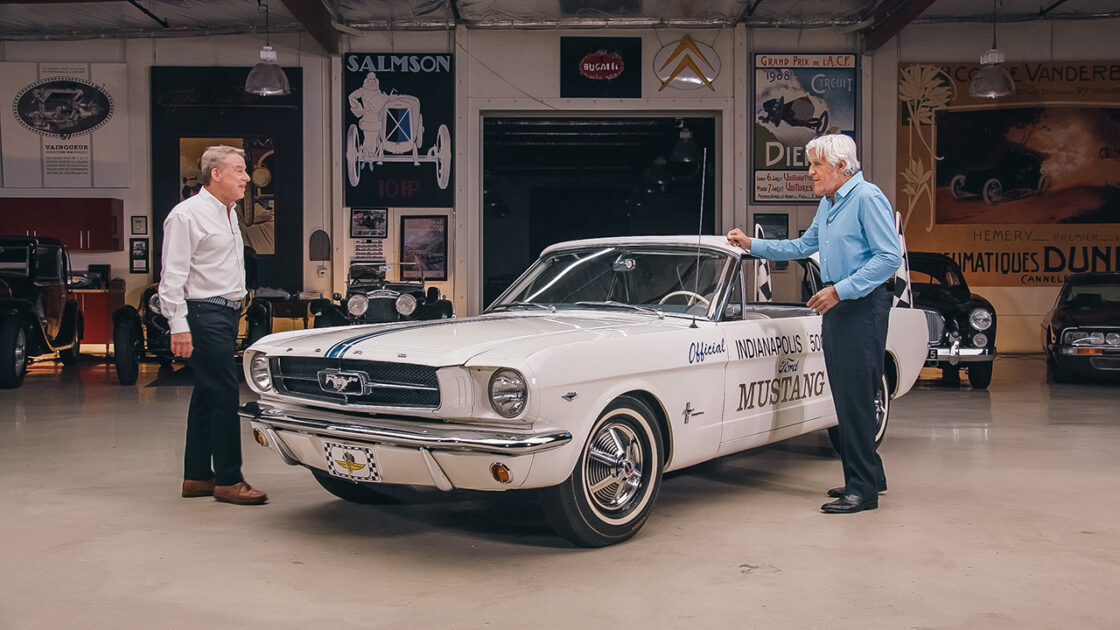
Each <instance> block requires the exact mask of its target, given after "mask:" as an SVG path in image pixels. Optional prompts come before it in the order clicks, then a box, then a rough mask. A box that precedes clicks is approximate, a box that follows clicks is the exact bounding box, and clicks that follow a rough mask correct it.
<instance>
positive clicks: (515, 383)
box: [489, 369, 529, 418]
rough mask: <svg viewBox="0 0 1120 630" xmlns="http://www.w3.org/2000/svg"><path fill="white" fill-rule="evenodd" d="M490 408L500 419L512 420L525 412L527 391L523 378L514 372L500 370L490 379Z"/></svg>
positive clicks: (527, 398)
mask: <svg viewBox="0 0 1120 630" xmlns="http://www.w3.org/2000/svg"><path fill="white" fill-rule="evenodd" d="M489 391H490V406H491V407H493V408H494V411H497V412H498V413H499V414H500V415H501V416H502V417H505V418H512V417H514V416H516V415H517V414H519V413H521V412H522V411H524V410H525V403H526V401H528V400H529V390H528V389H527V388H526V387H525V377H523V376H521V374H519V373H518V372H516V371H514V370H507V369H501V370H498V371H496V372H494V375H493V376H491V377H490V387H489Z"/></svg>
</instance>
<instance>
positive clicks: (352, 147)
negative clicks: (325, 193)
mask: <svg viewBox="0 0 1120 630" xmlns="http://www.w3.org/2000/svg"><path fill="white" fill-rule="evenodd" d="M361 158H362V151H361V146H360V145H359V144H358V126H357V125H350V128H349V129H347V130H346V178H347V179H348V180H349V181H350V185H351V186H357V185H358V181H359V180H360V178H361V175H362V173H361V170H362V164H361Z"/></svg>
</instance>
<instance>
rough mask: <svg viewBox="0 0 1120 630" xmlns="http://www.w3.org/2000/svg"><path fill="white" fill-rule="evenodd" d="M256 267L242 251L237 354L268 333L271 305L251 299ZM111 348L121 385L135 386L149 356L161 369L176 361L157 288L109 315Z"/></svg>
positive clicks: (249, 252)
mask: <svg viewBox="0 0 1120 630" xmlns="http://www.w3.org/2000/svg"><path fill="white" fill-rule="evenodd" d="M256 265H257V263H256V254H255V253H254V252H253V250H252V249H251V248H248V247H246V248H245V286H247V287H251V288H250V290H249V293H248V294H247V295H246V297H245V299H244V300H243V301H242V304H241V315H242V317H244V318H245V322H246V327H245V331H246V333H245V335H244V337H242V338H240V339H239V340H238V352H240V351H241V350H243V349H245V348H248V347H249V346H251V345H252V344H253V343H254V342H256V341H257V340H258V339H260V338H261V337H263V336H265V335H267V334H269V333H270V332H272V307H271V305H270V304H269V302H268V301H267V300H262V299H254V291H253V289H255V288H256V275H257V274H256ZM113 348H114V350H113V362H114V363H115V364H116V368H117V380H119V381H120V383H121V385H132V384H134V383H135V382H136V379H137V378H139V376H140V363H141V362H142V361H143V360H144V358H145V357H146V356H147V355H149V354H150V355H152V356H153V357H155V359H156V360H157V361H159V364H160V367H163V368H166V367H169V366H171V364H172V362H174V361H175V360H176V357H175V356H174V355H173V354H172V353H171V328H170V325H169V324H168V323H167V318H166V317H164V316H163V313H162V311H161V310H160V304H159V285H158V284H153V285H150V286H149V287H148V288H146V289H144V292H143V293H141V294H140V304H138V305H137V306H132V305H131V304H126V305H124V306H122V307H121V308H119V309H117V310H116V311H114V312H113Z"/></svg>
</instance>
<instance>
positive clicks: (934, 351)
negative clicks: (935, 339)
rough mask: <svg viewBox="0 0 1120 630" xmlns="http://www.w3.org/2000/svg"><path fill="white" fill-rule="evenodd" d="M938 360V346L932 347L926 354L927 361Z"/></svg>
mask: <svg viewBox="0 0 1120 630" xmlns="http://www.w3.org/2000/svg"><path fill="white" fill-rule="evenodd" d="M936 360H937V348H930V349H929V352H928V353H927V354H926V361H936Z"/></svg>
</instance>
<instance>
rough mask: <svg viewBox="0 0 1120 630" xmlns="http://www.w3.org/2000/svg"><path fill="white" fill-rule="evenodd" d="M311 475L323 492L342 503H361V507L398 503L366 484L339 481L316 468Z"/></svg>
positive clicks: (396, 500)
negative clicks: (340, 500)
mask: <svg viewBox="0 0 1120 630" xmlns="http://www.w3.org/2000/svg"><path fill="white" fill-rule="evenodd" d="M311 474H312V475H314V476H315V481H318V482H319V485H320V486H323V489H324V490H326V491H327V492H329V493H331V494H333V495H334V496H336V497H338V498H340V499H342V500H343V501H349V502H351V503H361V504H363V505H382V504H387V503H400V501H399V500H398V499H395V498H393V497H391V496H389V495H388V494H384V493H382V492H379V491H377V490H374V489H373V488H370V487H369V486H368V485H367V484H361V483H356V482H353V481H347V480H345V479H339V478H338V477H335V476H333V475H331V474H330V473H328V472H325V471H322V470H319V469H318V468H312V469H311Z"/></svg>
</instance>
